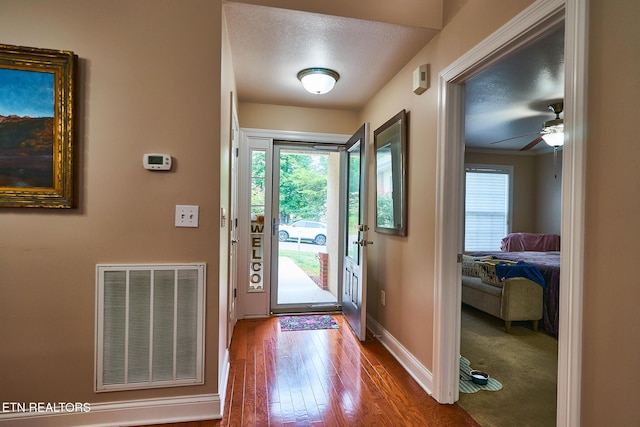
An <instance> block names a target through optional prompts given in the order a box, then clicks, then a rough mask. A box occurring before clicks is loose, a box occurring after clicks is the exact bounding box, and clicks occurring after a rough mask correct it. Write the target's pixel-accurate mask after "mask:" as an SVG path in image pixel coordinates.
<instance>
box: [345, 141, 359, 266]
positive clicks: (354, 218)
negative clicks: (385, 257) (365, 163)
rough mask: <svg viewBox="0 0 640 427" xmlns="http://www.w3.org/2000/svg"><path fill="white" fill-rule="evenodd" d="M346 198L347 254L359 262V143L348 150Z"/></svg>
mask: <svg viewBox="0 0 640 427" xmlns="http://www.w3.org/2000/svg"><path fill="white" fill-rule="evenodd" d="M348 174H349V176H348V180H349V182H348V184H347V185H348V188H347V192H348V199H347V244H346V248H347V256H348V257H350V258H352V259H354V260H356V262H357V263H360V259H359V258H358V254H359V252H358V245H357V244H356V243H355V242H357V241H358V225H359V224H360V143H359V142H358V143H356V144H354V146H353V148H352V150H351V151H350V152H349V164H348Z"/></svg>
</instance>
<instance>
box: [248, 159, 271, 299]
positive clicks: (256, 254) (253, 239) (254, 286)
mask: <svg viewBox="0 0 640 427" xmlns="http://www.w3.org/2000/svg"><path fill="white" fill-rule="evenodd" d="M266 155H267V154H266V151H265V150H261V149H256V150H251V230H250V235H249V251H250V252H249V291H253V292H255V291H264V281H263V274H264V213H265V203H266V198H265V194H266V193H265V191H266V190H265V178H266V176H265V170H266Z"/></svg>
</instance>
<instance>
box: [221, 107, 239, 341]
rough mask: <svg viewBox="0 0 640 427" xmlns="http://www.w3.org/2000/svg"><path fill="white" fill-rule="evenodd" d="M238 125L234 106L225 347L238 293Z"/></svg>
mask: <svg viewBox="0 0 640 427" xmlns="http://www.w3.org/2000/svg"><path fill="white" fill-rule="evenodd" d="M239 140H240V127H239V125H238V117H237V115H236V113H235V108H234V109H233V114H232V123H231V203H230V205H229V214H228V215H223V217H224V216H226V217H227V220H228V221H229V240H230V247H229V293H228V307H227V311H228V313H227V327H228V330H227V347H229V346H230V345H231V337H232V336H233V328H234V327H235V325H236V319H237V315H236V300H237V295H238V242H239V236H238V157H239V151H240V141H239Z"/></svg>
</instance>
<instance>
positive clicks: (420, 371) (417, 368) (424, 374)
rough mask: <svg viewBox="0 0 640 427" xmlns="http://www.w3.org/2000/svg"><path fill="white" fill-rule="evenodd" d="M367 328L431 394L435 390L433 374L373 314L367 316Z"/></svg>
mask: <svg viewBox="0 0 640 427" xmlns="http://www.w3.org/2000/svg"><path fill="white" fill-rule="evenodd" d="M367 329H369V330H370V331H371V332H373V334H374V335H375V336H376V338H377V339H378V341H380V343H382V345H383V346H385V347H386V349H387V350H389V353H391V355H392V356H393V357H395V358H396V360H397V361H398V362H399V363H400V364H401V365H402V367H404V369H406V370H407V372H408V373H409V375H411V377H413V379H414V380H416V382H417V383H418V384H419V385H420V387H422V388H423V389H424V391H426V392H427V393H428V394H429V395H431V394H432V390H433V374H432V373H431V372H430V371H429V370H428V369H427V368H426V367H425V366H424V365H423V364H422V363H420V361H419V360H418V359H416V357H415V356H414V355H413V354H411V352H409V350H407V349H406V348H405V347H404V346H403V345H402V344H400V341H398V340H397V339H395V338H394V337H393V335H391V334H390V333H389V332H388V331H387V330H386V329H384V328H383V327H382V325H380V324H379V323H378V322H376V321H375V320H374V319H373V318H372V317H371V316H367Z"/></svg>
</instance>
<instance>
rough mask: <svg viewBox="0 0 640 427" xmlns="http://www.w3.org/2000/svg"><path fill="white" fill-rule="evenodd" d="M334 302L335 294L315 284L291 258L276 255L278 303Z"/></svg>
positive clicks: (335, 299) (335, 300)
mask: <svg viewBox="0 0 640 427" xmlns="http://www.w3.org/2000/svg"><path fill="white" fill-rule="evenodd" d="M335 302H337V298H336V297H335V295H333V294H332V293H331V292H329V291H325V290H322V289H321V288H320V287H319V286H318V285H316V283H315V282H314V281H313V280H311V278H310V277H309V276H307V273H305V272H304V271H303V270H302V269H301V268H300V267H298V265H297V264H296V263H295V262H293V260H292V259H291V258H287V257H283V256H281V257H278V304H323V303H335Z"/></svg>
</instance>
